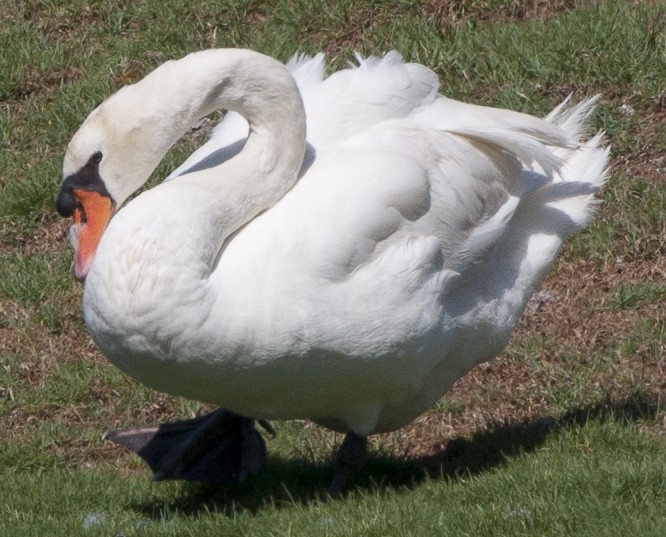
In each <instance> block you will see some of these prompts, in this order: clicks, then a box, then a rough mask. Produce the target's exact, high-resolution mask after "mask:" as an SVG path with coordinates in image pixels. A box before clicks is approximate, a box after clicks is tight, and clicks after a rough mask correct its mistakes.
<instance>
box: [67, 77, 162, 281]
mask: <svg viewBox="0 0 666 537" xmlns="http://www.w3.org/2000/svg"><path fill="white" fill-rule="evenodd" d="M123 94H124V92H123V90H122V89H121V90H120V91H119V92H117V93H116V94H114V95H113V96H112V97H110V98H109V99H107V100H106V101H105V102H103V103H102V104H101V105H100V106H99V107H97V108H96V109H95V110H94V111H93V112H92V113H91V114H90V115H89V116H88V118H87V119H86V120H85V121H84V122H83V124H82V125H81V127H80V128H79V130H78V131H77V132H76V134H75V135H74V136H73V138H72V140H71V141H70V143H69V145H68V147H67V152H66V154H65V159H64V163H63V181H62V184H61V186H60V191H59V192H58V195H57V196H56V200H55V205H56V209H57V210H58V212H59V213H60V215H61V216H64V217H66V218H72V220H73V223H72V227H71V228H70V233H69V237H70V242H71V243H72V247H73V248H74V275H75V277H76V278H77V279H78V280H79V281H83V280H84V279H85V277H86V274H87V273H88V270H89V269H90V266H91V265H92V261H93V259H94V256H95V251H96V250H97V245H98V244H99V241H100V240H101V238H102V235H103V234H104V230H105V229H106V226H107V225H108V223H109V221H110V220H111V217H112V216H113V214H114V212H115V210H116V208H117V207H120V205H122V203H123V202H124V201H125V200H126V199H127V198H128V197H129V196H130V195H131V194H132V193H133V192H134V191H135V190H137V189H138V188H139V187H140V186H141V185H142V184H143V183H144V182H145V181H146V180H147V178H148V177H149V176H150V173H151V172H152V170H153V169H154V168H155V166H156V165H157V162H159V160H160V158H161V154H160V155H159V156H158V155H155V157H154V158H150V156H148V155H151V148H150V147H146V145H148V142H147V141H146V140H147V139H149V137H148V136H146V134H147V133H146V132H145V128H144V129H142V126H141V123H140V121H138V118H137V115H136V114H132V113H128V112H131V109H128V107H127V106H126V105H124V103H123V101H124V100H125V99H124V95H123ZM142 138H143V139H142Z"/></svg>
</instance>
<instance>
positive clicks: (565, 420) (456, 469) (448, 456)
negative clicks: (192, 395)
mask: <svg viewBox="0 0 666 537" xmlns="http://www.w3.org/2000/svg"><path fill="white" fill-rule="evenodd" d="M658 410H659V401H658V400H657V398H656V397H648V396H643V395H636V396H630V397H627V398H626V399H623V400H620V401H611V400H610V398H607V399H606V400H604V401H601V402H598V403H595V404H592V405H587V406H581V407H576V408H572V409H570V410H569V411H567V412H566V413H565V414H563V415H562V416H560V417H553V416H542V417H540V418H538V419H531V420H525V421H521V422H515V423H498V424H495V425H492V426H490V427H489V428H488V429H486V430H483V431H479V432H477V433H474V434H473V435H472V437H471V438H463V437H459V438H455V439H453V440H450V441H448V442H447V443H446V445H445V446H444V447H443V448H442V449H440V450H439V451H437V452H435V453H433V454H429V455H425V456H422V457H418V458H415V459H409V460H405V459H400V458H397V457H395V456H393V455H385V454H382V453H381V452H379V453H374V454H371V455H370V456H369V457H368V460H367V461H366V463H365V465H364V467H363V469H362V471H361V472H360V473H359V474H358V475H357V476H355V477H354V479H353V483H352V485H351V487H350V489H349V490H348V491H347V492H346V494H349V493H353V492H354V491H365V492H368V491H373V490H387V489H396V490H397V489H407V490H409V489H414V488H416V487H418V486H419V485H420V484H421V483H422V482H424V481H425V480H431V479H435V480H442V481H452V482H458V481H460V480H462V479H466V478H469V477H470V476H475V475H479V474H483V473H486V472H489V471H491V470H493V469H495V468H499V467H502V466H504V465H505V464H507V463H509V462H510V461H511V459H513V458H514V457H516V456H519V455H521V454H525V453H533V452H535V451H536V450H537V449H538V448H539V447H540V446H541V445H542V444H543V443H544V442H545V441H546V439H547V438H548V436H549V435H551V434H553V433H554V432H557V431H562V430H573V429H576V428H580V427H585V426H586V424H587V423H588V422H589V421H616V422H618V423H621V424H623V425H625V426H629V425H631V424H632V423H635V422H636V421H637V420H640V419H654V418H655V417H656V415H657V412H658ZM332 477H333V467H332V464H331V463H329V462H326V463H313V462H310V461H306V460H303V459H291V460H286V459H283V458H278V457H272V458H270V457H269V461H268V470H267V471H266V472H264V473H263V474H261V475H260V476H256V477H253V478H252V479H250V480H249V481H248V482H246V483H244V484H242V485H235V486H227V487H220V486H217V485H211V484H205V483H189V482H188V483H183V484H182V485H181V487H182V488H181V489H180V491H179V493H178V494H177V495H176V496H175V497H169V498H168V499H164V500H158V499H156V498H154V497H153V498H151V499H150V500H147V501H145V502H140V503H135V504H134V505H132V508H133V509H134V510H136V511H138V512H140V513H141V514H142V516H146V517H149V518H152V519H160V520H162V519H164V513H169V516H170V517H173V516H180V517H197V516H199V515H201V514H204V513H206V514H207V513H211V512H213V513H221V514H224V515H226V516H234V515H236V514H238V513H239V512H250V513H258V512H260V511H262V510H264V509H266V508H270V509H276V508H277V509H282V508H285V507H286V508H289V507H292V506H293V505H294V504H301V505H308V504H311V503H318V502H326V501H331V497H330V496H329V495H328V493H327V488H328V486H329V484H330V482H331V479H332Z"/></svg>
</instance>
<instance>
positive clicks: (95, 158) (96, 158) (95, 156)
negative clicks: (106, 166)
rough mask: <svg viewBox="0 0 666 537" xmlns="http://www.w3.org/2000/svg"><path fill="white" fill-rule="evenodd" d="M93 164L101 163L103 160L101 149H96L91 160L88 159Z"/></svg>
mask: <svg viewBox="0 0 666 537" xmlns="http://www.w3.org/2000/svg"><path fill="white" fill-rule="evenodd" d="M88 162H89V163H91V164H99V163H100V162H102V152H101V151H95V152H94V153H93V154H92V155H91V157H90V160H89V161H88Z"/></svg>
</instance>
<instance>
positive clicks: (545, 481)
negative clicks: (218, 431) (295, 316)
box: [0, 0, 666, 536]
mask: <svg viewBox="0 0 666 537" xmlns="http://www.w3.org/2000/svg"><path fill="white" fill-rule="evenodd" d="M0 20H2V24H1V25H0V44H2V48H3V54H2V55H0V73H1V74H2V76H0V255H1V257H0V365H1V366H2V367H0V427H1V428H2V430H3V434H2V437H1V439H0V534H3V535H4V534H8V535H17V536H29V535H47V534H48V535H54V536H57V535H63V536H64V535H67V536H72V535H123V536H131V535H179V536H180V535H197V536H205V535H225V534H233V535H437V534H446V535H474V536H484V535H497V534H501V535H507V536H508V535H585V536H596V535H618V536H619V535H654V536H657V535H663V534H664V533H666V515H665V514H664V513H666V486H665V485H666V483H665V481H666V467H665V466H666V409H665V408H664V395H665V393H666V384H665V383H664V379H665V378H666V359H665V358H664V357H665V356H666V318H665V317H666V316H665V314H664V312H666V293H665V287H664V282H665V281H666V239H665V238H664V237H666V227H665V225H666V224H665V223H664V222H665V221H664V217H663V215H664V214H666V185H665V184H664V181H663V175H664V171H665V170H666V128H665V127H664V125H666V108H665V106H666V104H665V103H666V87H665V86H664V81H665V80H666V31H665V28H664V25H665V24H666V23H665V22H664V21H666V7H665V6H664V5H663V3H659V2H642V3H640V4H639V5H635V4H634V3H628V2H619V1H615V0H612V1H610V0H609V1H582V0H557V1H553V2H549V3H544V2H538V1H525V2H519V1H517V0H473V1H470V2H443V1H439V0H423V1H416V0H404V1H392V2H377V1H374V0H364V1H357V2H352V1H351V0H346V1H340V2H335V3H331V2H324V1H323V0H290V1H287V0H277V1H274V2H264V1H260V0H234V1H229V2H223V3H221V2H212V1H203V2H198V3H195V4H192V3H187V2H182V1H179V0H164V1H163V2H157V1H152V0H149V1H146V2H115V3H103V2H89V1H83V0H66V1H60V2H55V1H47V0H24V1H23V2H21V3H19V4H18V5H16V6H12V7H11V8H10V7H9V5H5V4H3V5H2V7H0ZM211 46H220V47H227V46H243V47H249V48H253V49H255V50H259V51H262V52H265V53H269V54H271V55H273V56H275V57H277V58H279V59H282V60H286V59H287V58H288V57H289V56H290V55H291V54H293V53H294V52H295V51H304V52H309V53H314V52H317V51H319V50H325V51H326V52H327V55H328V59H329V62H330V64H331V65H332V66H333V67H341V66H344V65H345V64H346V63H347V62H348V61H349V60H350V59H351V58H352V54H351V52H352V50H354V49H356V50H359V51H361V52H362V53H365V54H381V53H383V52H385V51H387V50H390V49H393V48H395V49H397V50H399V51H400V52H401V53H402V54H403V55H404V56H405V57H406V58H408V59H410V60H414V61H419V62H421V63H424V64H426V65H428V66H430V67H432V68H433V69H435V70H436V71H437V73H438V75H439V76H440V80H441V82H442V91H443V92H445V93H446V94H447V95H449V96H452V97H455V98H461V99H465V100H469V101H474V102H478V103H483V104H490V105H495V106H506V107H511V108H515V109H519V110H523V111H526V112H530V113H534V114H545V113H546V112H547V111H548V110H549V109H550V108H552V107H553V106H554V105H555V104H557V103H558V102H559V101H560V100H561V99H563V98H564V97H565V96H566V95H567V94H568V93H570V92H573V93H574V97H575V98H582V97H584V96H587V95H591V94H595V93H601V94H602V100H601V104H600V106H599V109H598V111H597V112H596V114H595V117H594V124H595V125H594V126H595V128H599V129H603V130H605V131H606V132H607V136H608V139H609V143H610V144H611V146H612V168H611V171H612V176H611V179H610V181H609V184H608V185H607V187H606V189H605V191H604V194H603V198H604V199H603V204H602V205H601V207H600V210H599V215H598V218H597V219H596V220H595V221H594V222H593V224H592V225H591V226H590V227H589V228H588V229H587V230H585V231H584V232H582V233H579V234H577V235H576V236H575V237H573V238H572V240H570V241H569V242H568V243H567V245H566V246H565V248H564V249H563V252H562V255H561V257H560V258H559V260H558V262H557V263H556V265H555V266H554V268H553V270H552V271H551V275H550V276H549V277H548V279H547V280H546V282H545V283H544V285H543V286H542V289H541V291H540V292H539V293H538V294H537V295H536V296H535V298H534V300H533V301H532V302H531V303H530V304H529V305H528V308H527V311H526V314H525V315H524V317H523V319H522V320H521V323H520V325H519V327H518V329H517V331H516V333H515V335H514V338H513V340H512V343H511V345H510V346H509V348H507V350H506V351H505V352H504V353H503V354H502V355H501V356H500V357H499V358H497V359H496V360H494V361H492V362H489V363H487V364H483V365H481V366H479V367H477V368H475V369H474V370H473V371H472V372H470V374H468V375H467V376H466V377H465V378H463V379H461V380H460V381H459V382H458V383H457V384H456V386H455V387H454V388H453V390H451V391H450V392H449V393H448V394H447V395H446V396H445V398H443V399H442V400H441V401H440V402H439V403H438V404H437V405H436V406H435V407H434V408H433V409H432V410H431V411H429V412H427V413H426V414H424V415H423V416H421V417H420V418H419V419H418V420H416V422H415V423H413V424H411V425H410V426H408V427H406V428H404V429H402V430H401V431H397V432H395V433H391V434H387V435H382V436H379V437H377V438H375V439H373V448H374V449H373V455H372V456H371V458H370V461H369V462H368V464H367V465H366V467H365V468H364V470H363V471H362V473H361V475H359V476H358V478H357V479H356V480H355V481H354V484H353V486H352V488H351V490H350V491H349V493H348V494H347V495H346V496H344V497H342V498H339V499H336V500H331V499H328V498H326V497H325V495H324V491H325V489H326V485H327V483H328V481H329V480H330V477H331V472H332V470H331V467H330V454H331V452H332V451H333V449H334V447H335V446H336V445H337V443H338V442H339V441H340V438H339V436H337V435H334V434H332V433H329V432H326V431H323V430H321V429H318V428H316V427H313V426H310V425H308V424H303V423H283V424H277V429H278V435H277V437H276V438H274V439H270V438H269V439H267V443H268V447H269V453H270V455H271V460H270V464H269V470H268V472H267V473H266V474H264V475H262V476H260V477H258V478H256V479H255V480H253V481H251V482H249V483H246V484H244V485H242V486H239V487H232V488H224V489H219V488H214V487H209V486H202V485H192V484H178V483H159V484H155V483H152V482H151V481H150V479H149V476H148V472H147V470H146V469H145V468H144V467H143V466H142V465H141V463H140V462H139V461H138V460H137V459H136V458H135V457H133V456H130V455H129V454H127V453H125V452H123V451H121V450H119V449H117V448H115V447H113V446H109V445H107V444H105V443H103V442H101V441H100V440H99V433H100V432H101V431H102V430H104V429H107V428H116V427H122V426H125V425H129V424H136V423H151V422H155V421H157V420H162V419H172V418H173V417H174V416H192V415H196V414H197V413H199V412H201V411H202V406H201V405H200V404H198V403H196V402H192V401H185V400H181V399H176V398H172V397H169V396H166V395H163V394H157V393H155V392H152V391H151V390H148V389H147V388H144V387H142V386H139V385H137V384H135V383H133V382H132V381H131V380H129V379H127V378H126V377H124V376H123V375H122V374H120V373H119V372H118V371H116V370H115V369H114V368H112V367H111V366H110V365H109V364H108V363H107V362H106V361H105V360H104V358H103V357H102V356H101V355H100V354H99V352H98V351H97V350H96V349H95V347H94V345H93V344H92V342H91V341H90V339H89V338H88V336H87V334H86V332H85V327H84V325H83V323H82V320H81V314H80V295H81V289H80V288H79V286H78V284H76V283H75V282H74V281H73V279H72V277H71V253H70V251H69V247H68V244H67V223H66V222H64V221H61V219H60V218H59V217H58V216H57V215H56V214H55V211H54V209H53V198H54V196H55V193H56V192H57V189H58V185H59V182H60V179H61V178H60V167H61V162H62V156H63V154H64V150H65V147H66V144H67V141H68V140H69V138H70V137H71V135H72V134H73V132H74V131H75V130H76V128H77V127H78V125H79V124H80V123H81V121H82V120H83V119H84V118H85V116H86V115H87V114H88V112H89V111H90V110H91V109H92V108H93V107H94V106H95V105H96V104H97V103H99V102H100V101H101V100H102V99H104V98H105V97H106V96H107V95H109V94H110V93H111V92H112V91H114V90H115V89H117V88H118V87H120V86H122V85H123V84H126V83H128V82H132V81H135V80H137V79H139V78H140V77H142V76H143V75H145V74H146V73H147V72H149V71H150V70H151V69H152V68H154V67H155V66H156V65H158V64H160V63H162V62H163V61H165V60H166V59H168V58H172V57H178V56H182V55H184V54H185V53H187V52H190V51H193V50H197V49H200V48H205V47H211ZM202 136H203V133H198V134H197V133H193V135H192V136H189V137H188V140H186V141H184V142H182V143H180V144H179V145H178V146H177V147H176V148H174V149H173V150H172V152H171V153H170V154H169V155H168V156H167V158H166V159H165V162H164V163H163V164H162V165H161V166H160V168H159V169H158V170H157V171H156V173H155V176H156V177H157V178H159V177H163V176H164V175H165V174H166V173H167V172H168V170H169V169H172V168H173V167H174V166H175V165H176V164H177V163H178V162H180V161H181V160H182V159H183V158H184V156H185V155H186V154H187V153H188V151H190V150H191V149H192V148H193V147H195V146H196V145H197V144H199V143H201V141H202V139H203V138H202Z"/></svg>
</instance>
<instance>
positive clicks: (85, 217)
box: [69, 189, 114, 281]
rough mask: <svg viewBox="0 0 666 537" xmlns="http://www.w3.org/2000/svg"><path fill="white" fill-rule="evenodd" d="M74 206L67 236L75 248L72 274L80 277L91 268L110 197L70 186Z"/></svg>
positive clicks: (109, 213) (108, 212) (111, 206)
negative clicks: (72, 223)
mask: <svg viewBox="0 0 666 537" xmlns="http://www.w3.org/2000/svg"><path fill="white" fill-rule="evenodd" d="M72 194H73V195H74V199H75V201H76V206H75V208H74V212H73V214H72V216H73V218H74V225H73V226H72V227H71V228H70V231H69V239H70V242H71V243H72V247H73V248H74V276H75V277H76V279H77V280H79V281H83V280H84V279H85V277H86V275H87V274H88V270H90V266H91V265H92V262H93V259H94V258H95V251H96V250H97V245H98V244H99V241H100V240H101V238H102V235H103V234H104V230H105V229H106V226H107V224H108V223H109V220H111V216H112V215H113V211H114V203H113V200H112V199H111V198H110V197H109V196H107V195H105V194H100V193H99V192H95V191H92V190H81V189H73V191H72Z"/></svg>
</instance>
